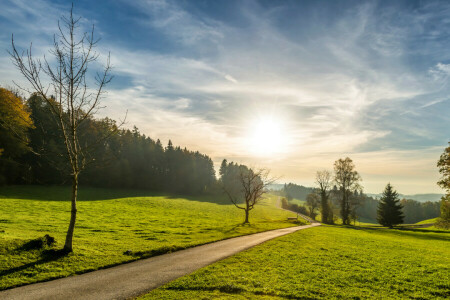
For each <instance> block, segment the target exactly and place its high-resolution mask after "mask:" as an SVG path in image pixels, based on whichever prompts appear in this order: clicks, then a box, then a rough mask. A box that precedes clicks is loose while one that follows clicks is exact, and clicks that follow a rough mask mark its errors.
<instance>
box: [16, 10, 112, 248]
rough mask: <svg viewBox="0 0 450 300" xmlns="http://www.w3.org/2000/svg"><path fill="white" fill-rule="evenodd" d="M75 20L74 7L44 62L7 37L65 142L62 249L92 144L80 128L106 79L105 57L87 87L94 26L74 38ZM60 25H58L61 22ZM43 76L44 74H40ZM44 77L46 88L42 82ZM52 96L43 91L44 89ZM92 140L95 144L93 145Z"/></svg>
mask: <svg viewBox="0 0 450 300" xmlns="http://www.w3.org/2000/svg"><path fill="white" fill-rule="evenodd" d="M79 21H80V19H75V18H74V16H73V8H72V9H71V11H70V15H69V17H68V18H66V17H63V18H62V24H60V23H58V28H59V33H58V35H55V36H54V48H53V50H52V51H51V52H50V53H51V54H52V55H53V56H54V60H47V59H46V58H44V61H41V60H40V59H36V58H35V57H33V56H32V51H31V46H30V49H29V50H27V51H26V54H25V53H22V54H19V51H18V50H17V49H16V46H15V44H14V39H12V53H11V56H12V59H13V62H14V64H15V65H16V67H17V68H18V69H19V70H20V72H21V73H22V75H23V76H24V77H25V78H26V79H27V80H28V82H29V83H30V84H31V86H32V88H33V91H34V92H36V93H37V94H38V95H39V96H40V97H42V98H43V99H44V100H45V101H46V102H47V104H48V105H49V107H50V108H51V111H52V113H53V115H54V116H55V118H56V120H57V122H58V125H59V129H60V131H61V134H62V137H63V140H64V144H65V146H66V158H67V161H68V163H69V165H70V175H71V177H72V196H71V216H70V222H69V228H68V230H67V235H66V241H65V244H64V251H66V252H72V251H73V233H74V229H75V222H76V216H77V195H78V183H79V178H78V177H79V175H80V173H81V172H82V171H83V170H84V169H85V167H86V165H87V163H88V162H89V161H90V160H91V158H92V157H91V155H90V151H91V150H92V148H93V145H85V144H83V143H81V142H80V140H81V138H80V131H79V130H80V127H81V126H82V124H83V123H85V122H87V120H89V119H90V118H91V117H92V115H93V114H94V113H95V112H97V111H98V109H99V108H100V99H101V96H102V94H103V89H104V87H105V85H106V84H108V83H109V82H110V80H111V76H110V75H109V71H110V64H109V57H108V60H107V64H106V66H105V68H104V70H103V72H102V73H97V76H96V77H95V85H96V89H95V91H93V92H92V91H91V89H90V88H89V87H88V82H89V80H88V76H87V75H88V67H89V65H90V64H91V63H93V62H94V61H96V60H97V58H98V54H97V53H96V52H95V50H94V48H95V46H96V44H97V42H98V40H95V39H94V27H92V31H91V33H84V34H82V35H81V37H80V38H79V39H77V30H76V29H77V27H78V26H79ZM61 25H62V26H61ZM45 75H46V76H47V78H44V77H45ZM46 81H49V82H50V86H49V87H47V86H46V83H44V82H46ZM49 89H50V90H51V91H52V92H53V93H54V98H53V97H51V96H50V95H48V90H49ZM96 144H97V143H96Z"/></svg>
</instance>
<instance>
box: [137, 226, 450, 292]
mask: <svg viewBox="0 0 450 300" xmlns="http://www.w3.org/2000/svg"><path fill="white" fill-rule="evenodd" d="M449 297H450V232H448V231H426V230H419V229H417V230H413V229H410V230H406V229H403V230H395V229H394V230H390V229H385V228H373V227H372V228H371V227H345V226H320V227H315V228H310V229H306V230H301V231H298V232H296V233H293V234H290V235H287V236H283V237H280V238H277V239H274V240H272V241H268V242H266V243H264V244H262V245H259V246H256V247H254V248H252V249H249V250H247V251H245V252H241V253H239V254H237V255H234V256H232V257H230V258H228V259H225V260H223V261H220V262H217V263H215V264H213V265H210V266H208V267H206V268H203V269H200V270H198V271H197V272H195V273H193V274H191V275H188V276H184V277H182V278H180V279H178V280H175V281H173V282H171V283H169V284H167V285H165V286H163V287H161V288H159V289H156V290H154V291H152V292H150V293H149V294H147V295H144V296H142V297H141V299H212V298H214V299H448V298H449Z"/></svg>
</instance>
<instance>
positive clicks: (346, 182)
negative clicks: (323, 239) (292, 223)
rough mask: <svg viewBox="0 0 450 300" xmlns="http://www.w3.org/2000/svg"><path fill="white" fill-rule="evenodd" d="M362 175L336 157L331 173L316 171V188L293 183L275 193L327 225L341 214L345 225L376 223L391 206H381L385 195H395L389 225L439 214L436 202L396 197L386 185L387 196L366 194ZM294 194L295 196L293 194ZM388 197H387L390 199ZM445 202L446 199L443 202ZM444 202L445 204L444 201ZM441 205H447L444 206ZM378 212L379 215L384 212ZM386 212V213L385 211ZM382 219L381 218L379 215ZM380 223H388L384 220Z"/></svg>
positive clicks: (288, 205) (347, 161) (286, 204)
mask: <svg viewBox="0 0 450 300" xmlns="http://www.w3.org/2000/svg"><path fill="white" fill-rule="evenodd" d="M360 183H361V177H360V176H359V174H358V173H357V172H356V170H355V166H354V164H353V162H352V160H351V159H350V158H345V159H339V160H337V161H336V162H335V164H334V172H333V173H332V172H330V171H327V170H323V171H318V172H316V187H315V188H311V187H304V186H301V185H296V184H294V183H289V184H285V185H284V187H283V189H281V190H280V191H278V192H276V191H275V192H274V193H277V194H278V195H280V196H282V197H284V198H283V199H282V205H283V208H286V209H290V210H293V211H296V212H300V213H303V214H306V215H309V216H310V217H311V218H315V217H316V216H317V214H318V212H320V215H321V221H322V222H323V223H327V224H333V223H335V222H336V221H337V220H338V217H340V218H341V219H342V220H344V219H346V221H345V223H344V222H343V223H344V224H350V223H351V222H355V221H356V220H363V221H366V222H376V221H377V220H378V219H380V213H381V212H382V211H383V213H387V212H385V211H384V210H385V208H386V207H389V208H386V209H388V210H389V209H392V207H391V206H390V202H389V201H390V200H389V201H388V202H389V205H384V206H383V205H382V207H381V208H380V205H381V202H383V201H385V199H386V197H391V196H392V194H395V197H394V198H395V203H396V205H397V208H395V209H396V211H398V215H396V218H397V219H395V218H394V220H393V221H390V222H391V223H392V226H394V225H396V224H401V223H403V222H405V223H407V224H412V223H416V222H419V221H422V220H425V219H432V218H436V217H437V216H439V214H440V206H441V207H442V206H443V205H442V204H440V203H439V202H431V201H427V202H419V201H416V200H412V199H401V200H400V199H399V198H398V194H397V193H396V191H395V190H393V188H392V186H391V185H390V184H388V186H389V187H390V189H391V191H390V192H389V193H388V194H389V195H388V196H387V195H386V190H385V191H384V193H383V197H382V198H381V199H375V198H373V197H370V196H367V195H365V194H364V193H363V191H362V186H361V184H360ZM292 195H294V197H293V196H292ZM294 198H296V199H299V200H306V201H305V204H304V205H298V204H295V203H291V200H292V199H294ZM389 199H390V198H389ZM446 203H448V202H446ZM445 205H447V204H445ZM445 205H444V207H447V206H445ZM383 213H381V214H383ZM387 214H388V215H389V213H387ZM400 217H402V221H403V222H399V223H398V219H399V218H400ZM381 219H383V217H381ZM383 223H385V224H388V225H386V226H390V225H389V223H386V222H384V221H383Z"/></svg>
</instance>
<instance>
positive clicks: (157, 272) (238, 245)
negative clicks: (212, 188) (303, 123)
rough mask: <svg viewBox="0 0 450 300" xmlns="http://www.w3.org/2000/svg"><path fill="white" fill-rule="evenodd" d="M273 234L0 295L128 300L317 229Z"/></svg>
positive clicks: (299, 227) (18, 289) (170, 255)
mask: <svg viewBox="0 0 450 300" xmlns="http://www.w3.org/2000/svg"><path fill="white" fill-rule="evenodd" d="M318 225H320V223H314V224H311V225H304V226H296V227H289V228H283V229H277V230H271V231H266V232H261V233H256V234H252V235H246V236H241V237H235V238H231V239H227V240H223V241H219V242H215V243H211V244H207V245H203V246H198V247H194V248H190V249H186V250H181V251H177V252H173V253H169V254H164V255H160V256H155V257H152V258H148V259H142V260H138V261H134V262H131V263H127V264H123V265H119V266H116V267H112V268H108V269H104V270H98V271H93V272H90V273H85V274H82V275H77V276H72V277H67V278H62V279H56V280H52V281H48V282H42V283H36V284H31V285H26V286H23V287H18V288H14V289H10V290H6V291H2V292H0V299H128V298H131V297H136V296H139V295H142V294H144V293H146V292H148V291H150V290H152V289H154V288H157V287H159V286H161V285H163V284H166V283H168V282H170V281H172V280H174V279H176V278H178V277H181V276H184V275H186V274H189V273H192V272H193V271H195V270H198V269H200V268H203V267H205V266H207V265H210V264H212V263H214V262H216V261H219V260H221V259H224V258H226V257H228V256H231V255H233V254H236V253H238V252H240V251H243V250H246V249H248V248H251V247H253V246H256V245H258V244H261V243H263V242H265V241H267V240H270V239H273V238H276V237H279V236H282V235H285V234H289V233H292V232H295V231H297V230H301V229H306V228H310V227H314V226H318Z"/></svg>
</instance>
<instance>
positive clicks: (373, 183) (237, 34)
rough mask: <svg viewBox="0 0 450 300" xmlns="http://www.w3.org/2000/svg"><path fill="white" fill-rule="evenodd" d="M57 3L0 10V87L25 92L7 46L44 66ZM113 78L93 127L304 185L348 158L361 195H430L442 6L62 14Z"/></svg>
mask: <svg viewBox="0 0 450 300" xmlns="http://www.w3.org/2000/svg"><path fill="white" fill-rule="evenodd" d="M71 4H72V2H71V1H47V0H34V1H27V0H1V6H2V9H1V10H0V49H1V51H0V65H1V68H0V85H2V86H7V87H8V86H13V85H14V83H13V81H14V82H16V83H18V84H20V85H23V86H27V83H26V81H25V80H24V79H23V78H22V77H21V75H20V73H19V71H18V70H16V69H15V68H14V66H13V64H12V63H11V59H10V57H9V55H8V52H7V50H10V49H11V35H12V34H14V40H15V42H16V44H17V45H18V46H19V47H21V48H22V49H26V48H27V47H29V46H30V42H32V43H33V54H34V55H35V56H36V57H42V56H43V55H44V54H45V55H46V56H47V57H49V53H48V51H49V49H51V46H52V40H53V35H54V34H55V33H56V32H57V22H58V20H59V19H60V17H61V16H62V15H67V13H68V12H69V10H70V7H71ZM74 14H75V15H76V16H79V17H81V19H80V28H79V29H78V30H79V31H80V32H82V31H89V30H91V28H92V27H91V26H92V25H95V33H96V36H97V37H99V38H101V40H100V42H99V43H98V46H97V51H98V53H99V54H100V56H99V60H98V64H96V65H93V66H92V70H96V69H99V68H100V67H101V64H100V63H104V62H105V60H106V56H107V54H108V53H110V56H111V62H112V65H113V70H112V74H113V75H114V79H113V81H112V83H111V84H110V85H109V86H108V87H107V91H108V93H107V95H106V96H105V97H104V99H103V100H102V105H103V106H105V108H104V109H102V110H101V111H100V112H99V115H98V117H104V116H109V117H112V118H115V119H120V118H123V117H124V115H125V114H126V112H127V124H126V126H127V127H129V128H132V126H133V125H136V126H137V127H138V128H139V130H140V132H141V133H144V134H145V135H147V136H150V137H151V138H153V139H158V138H159V139H160V140H161V141H162V142H163V144H166V143H167V142H168V140H169V139H171V140H172V142H173V143H174V144H175V145H180V146H181V147H187V148H188V149H190V150H199V151H200V152H202V153H205V154H207V155H209V156H210V157H211V158H212V159H213V161H214V163H215V165H216V167H217V166H218V165H219V164H220V162H221V161H222V160H223V159H224V158H226V159H227V160H228V161H235V162H239V163H243V164H246V165H249V166H252V167H256V168H268V169H270V170H271V173H272V175H274V176H277V177H281V179H280V180H279V182H294V183H297V184H302V185H306V186H313V185H314V176H315V173H316V171H318V170H323V169H328V170H332V169H333V163H334V161H336V160H337V159H339V158H345V157H350V158H351V159H352V160H353V162H354V163H355V166H356V170H357V171H358V172H359V173H360V175H361V176H362V179H363V182H362V185H363V186H364V190H365V191H366V192H368V193H381V192H382V191H383V189H384V187H385V185H386V184H387V183H388V182H390V183H391V184H392V185H393V186H394V187H395V188H396V189H397V190H398V192H400V193H402V194H417V193H442V190H441V189H440V188H439V187H438V186H437V185H436V181H437V180H438V179H439V173H438V170H437V167H436V162H437V160H438V159H439V156H440V154H441V153H442V152H443V150H444V148H445V147H446V146H447V145H448V144H447V143H448V142H449V141H450V100H449V99H450V93H449V92H450V84H449V83H450V2H448V1H245V0H244V1H230V0H222V1H221V0H218V1H206V0H204V1H202V0H198V1H169V0H155V1H150V0H133V1H129V0H112V1H106V0H105V1H100V0H99V1H74Z"/></svg>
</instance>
